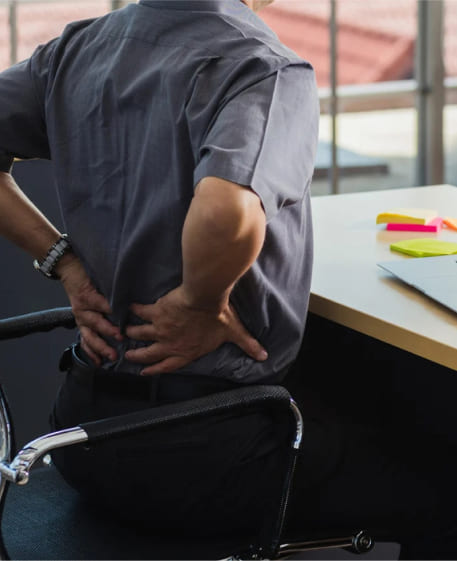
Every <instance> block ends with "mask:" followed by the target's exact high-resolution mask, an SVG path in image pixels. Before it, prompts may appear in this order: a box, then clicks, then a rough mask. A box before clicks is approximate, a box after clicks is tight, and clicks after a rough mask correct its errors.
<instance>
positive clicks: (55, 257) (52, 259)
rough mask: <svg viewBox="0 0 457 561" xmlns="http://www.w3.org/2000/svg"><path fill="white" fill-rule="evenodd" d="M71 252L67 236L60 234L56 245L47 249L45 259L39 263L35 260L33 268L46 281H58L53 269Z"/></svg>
mask: <svg viewBox="0 0 457 561" xmlns="http://www.w3.org/2000/svg"><path fill="white" fill-rule="evenodd" d="M70 250H71V244H70V241H69V239H68V236H67V234H62V235H61V236H60V238H59V239H58V240H57V241H56V243H55V244H54V245H53V246H52V247H51V248H50V249H49V251H48V253H47V255H46V257H45V258H44V259H43V261H42V262H41V263H40V262H39V261H38V259H35V260H34V262H33V266H34V267H35V269H36V270H37V271H40V273H42V274H43V275H44V276H45V277H47V278H48V279H58V278H59V277H58V276H57V275H56V273H55V268H56V265H57V263H58V262H59V260H60V259H61V258H62V257H63V256H64V255H65V254H66V253H67V252H68V251H70Z"/></svg>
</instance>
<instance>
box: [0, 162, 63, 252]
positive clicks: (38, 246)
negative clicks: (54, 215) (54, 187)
mask: <svg viewBox="0 0 457 561" xmlns="http://www.w3.org/2000/svg"><path fill="white" fill-rule="evenodd" d="M0 235H1V236H3V237H5V238H7V239H8V240H10V241H11V242H13V243H14V244H16V245H17V246H19V247H21V248H22V249H23V250H24V251H26V252H27V253H29V254H30V255H31V256H32V257H35V258H36V259H38V260H41V259H44V258H45V257H46V254H47V252H48V250H49V248H50V247H51V246H52V244H53V243H54V242H55V241H56V240H57V239H58V238H59V235H60V233H59V231H58V230H57V229H56V228H55V227H54V226H53V225H52V224H51V223H50V222H49V221H48V220H47V219H46V217H45V216H43V214H42V213H41V212H40V211H39V210H38V209H37V208H36V207H35V205H34V204H33V203H32V202H31V201H30V200H29V199H28V198H27V197H26V196H25V195H24V193H23V192H22V191H21V190H20V188H19V187H18V185H17V184H16V182H15V181H14V179H13V177H12V176H11V175H10V174H9V173H5V172H0Z"/></svg>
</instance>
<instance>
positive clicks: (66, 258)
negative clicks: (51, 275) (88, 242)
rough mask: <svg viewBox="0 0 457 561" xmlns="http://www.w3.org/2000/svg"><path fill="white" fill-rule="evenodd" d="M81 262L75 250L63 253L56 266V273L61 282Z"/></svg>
mask: <svg viewBox="0 0 457 561" xmlns="http://www.w3.org/2000/svg"><path fill="white" fill-rule="evenodd" d="M78 263H79V259H78V257H76V255H75V254H74V253H73V252H70V253H66V254H65V255H63V256H62V257H61V258H60V260H59V262H58V263H57V265H56V266H55V269H54V271H55V274H56V276H57V277H58V278H59V280H60V281H61V282H65V280H66V279H67V277H68V276H69V274H71V271H72V270H73V269H74V267H75V266H77V265H78Z"/></svg>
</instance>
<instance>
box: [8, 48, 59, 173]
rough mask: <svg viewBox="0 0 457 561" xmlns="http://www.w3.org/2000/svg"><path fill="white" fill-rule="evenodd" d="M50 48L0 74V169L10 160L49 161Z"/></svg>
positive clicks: (39, 50)
mask: <svg viewBox="0 0 457 561" xmlns="http://www.w3.org/2000/svg"><path fill="white" fill-rule="evenodd" d="M50 50H51V44H48V45H46V46H43V47H39V48H38V49H37V50H36V51H35V53H34V54H33V55H32V57H30V58H29V59H27V60H25V61H23V62H20V63H18V64H15V65H14V66H11V67H10V68H8V69H6V70H5V71H3V72H1V73H0V165H1V162H3V164H4V166H6V165H7V160H8V158H9V159H10V160H11V158H12V157H19V158H46V159H49V158H50V153H49V144H48V139H47V134H46V123H45V117H44V115H45V107H44V91H45V86H44V83H45V81H46V79H47V72H48V62H49V54H50Z"/></svg>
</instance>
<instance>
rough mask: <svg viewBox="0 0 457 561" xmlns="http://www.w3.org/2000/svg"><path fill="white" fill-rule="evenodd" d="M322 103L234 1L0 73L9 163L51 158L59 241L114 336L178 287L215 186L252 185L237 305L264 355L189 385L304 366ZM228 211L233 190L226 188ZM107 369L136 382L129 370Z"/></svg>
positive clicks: (117, 17)
mask: <svg viewBox="0 0 457 561" xmlns="http://www.w3.org/2000/svg"><path fill="white" fill-rule="evenodd" d="M318 120H319V103H318V95H317V88H316V83H315V78H314V72H313V69H312V67H311V65H310V64H309V63H308V62H306V61H304V60H303V59H301V58H299V57H298V56H297V55H296V54H295V53H294V52H292V51H291V50H289V49H288V48H286V47H285V46H284V45H283V44H281V42H280V41H279V40H278V38H277V36H276V35H275V34H274V33H273V32H272V31H271V30H270V28H269V27H267V26H266V25H265V24H264V23H263V22H262V20H261V19H260V18H259V17H258V16H257V15H256V14H255V13H254V12H253V11H252V10H250V9H249V8H247V7H246V6H245V5H244V4H243V3H241V2H240V1H239V0H196V1H180V0H161V1H156V0H142V1H140V2H139V3H138V4H129V5H128V6H127V7H126V8H124V9H121V10H116V11H114V12H111V13H109V14H107V15H106V16H103V17H100V18H97V19H92V20H84V21H79V22H75V23H72V24H70V25H68V26H67V27H66V28H65V30H64V31H63V33H62V35H61V36H60V37H58V38H57V39H54V40H53V41H51V42H49V43H48V44H46V45H43V46H40V47H39V48H38V49H37V50H36V51H35V53H34V54H33V55H32V56H31V57H30V58H29V59H28V60H26V61H24V62H21V63H19V64H17V65H14V66H12V67H11V68H9V69H7V70H6V71H4V72H3V73H1V74H0V154H1V155H2V157H1V158H0V162H2V165H3V166H4V167H5V166H6V167H8V162H9V156H17V157H20V158H48V159H52V160H53V166H54V170H55V176H56V185H57V196H58V198H59V202H60V207H61V211H62V218H63V222H64V225H65V228H66V231H67V233H68V235H69V237H70V239H71V241H72V245H73V247H74V250H75V252H76V254H77V255H78V256H79V257H80V258H81V260H82V262H83V264H84V266H85V267H86V270H87V271H88V274H89V276H90V277H91V279H92V281H93V282H94V284H95V286H96V287H97V288H98V290H100V291H101V293H102V294H104V295H105V296H106V297H107V298H108V300H109V301H110V303H111V306H112V310H113V316H112V319H113V321H114V322H116V323H118V324H120V325H125V323H128V322H130V321H134V320H135V318H132V317H131V316H130V315H129V312H128V306H129V304H130V303H132V302H139V303H143V304H148V303H152V302H154V301H156V300H157V299H158V298H159V297H161V296H163V295H164V294H165V293H167V292H168V291H170V290H171V289H173V288H175V287H176V286H178V285H179V284H180V283H181V279H182V253H181V233H182V228H183V224H184V220H185V217H186V214H187V211H188V209H189V205H190V203H191V200H192V197H193V195H194V189H195V186H196V185H197V184H198V182H199V181H200V180H201V179H202V178H204V177H206V176H216V177H220V178H223V179H226V180H229V181H232V182H235V183H238V184H241V185H245V186H249V187H250V188H251V189H252V190H253V191H254V192H255V193H257V195H258V196H259V197H260V199H261V202H262V205H263V208H264V210H265V213H266V217H267V227H266V238H265V243H264V246H263V248H262V250H261V253H260V255H259V257H258V258H257V260H256V261H255V263H254V264H253V265H252V267H251V268H250V269H249V271H248V272H247V273H246V274H244V275H243V276H242V278H241V279H240V280H239V281H238V282H237V283H236V285H235V287H234V289H233V292H232V294H231V302H232V304H233V306H234V307H235V309H236V311H237V312H238V314H239V316H240V319H241V321H242V322H243V323H244V325H245V326H246V328H247V329H248V330H249V331H250V332H251V333H252V334H253V336H254V337H256V338H257V339H258V340H259V341H260V342H261V343H262V344H263V345H264V346H265V348H266V349H267V350H268V352H269V358H268V360H267V361H266V362H262V363H261V362H256V361H254V360H253V359H251V358H250V357H248V356H247V355H246V354H245V353H244V352H243V351H241V349H239V348H238V347H237V346H235V345H233V344H229V343H227V344H224V345H222V346H221V347H220V348H219V349H217V350H215V351H214V352H211V353H209V354H208V355H206V356H204V357H201V358H200V359H198V360H196V361H194V362H193V363H192V364H190V365H188V366H186V367H185V369H184V371H186V372H189V373H198V374H204V375H212V376H217V377H223V378H227V379H231V380H233V381H237V382H242V383H252V382H267V381H268V382H270V381H277V380H278V377H279V376H280V375H281V374H282V373H284V371H285V369H287V367H288V365H290V363H291V362H292V361H293V359H294V358H295V356H296V354H297V351H298V349H299V345H300V341H301V337H302V334H303V329H304V325H305V319H306V314H307V307H308V299H309V292H310V282H311V270H312V225H311V210H310V182H311V178H312V174H313V165H314V158H315V150H316V144H317V136H318ZM220 197H221V198H222V199H223V197H224V192H223V190H221V193H220ZM140 344H144V343H138V342H135V341H131V340H128V339H126V340H125V342H124V343H122V345H121V346H118V350H119V351H120V353H121V356H120V359H119V360H118V361H116V362H115V363H106V364H105V365H104V366H105V368H108V369H113V370H118V371H123V372H131V373H139V370H140V368H141V367H140V366H139V365H134V364H131V363H128V362H127V361H126V360H125V359H124V358H123V352H124V351H125V350H126V349H127V348H134V347H136V346H139V345H140Z"/></svg>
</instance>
